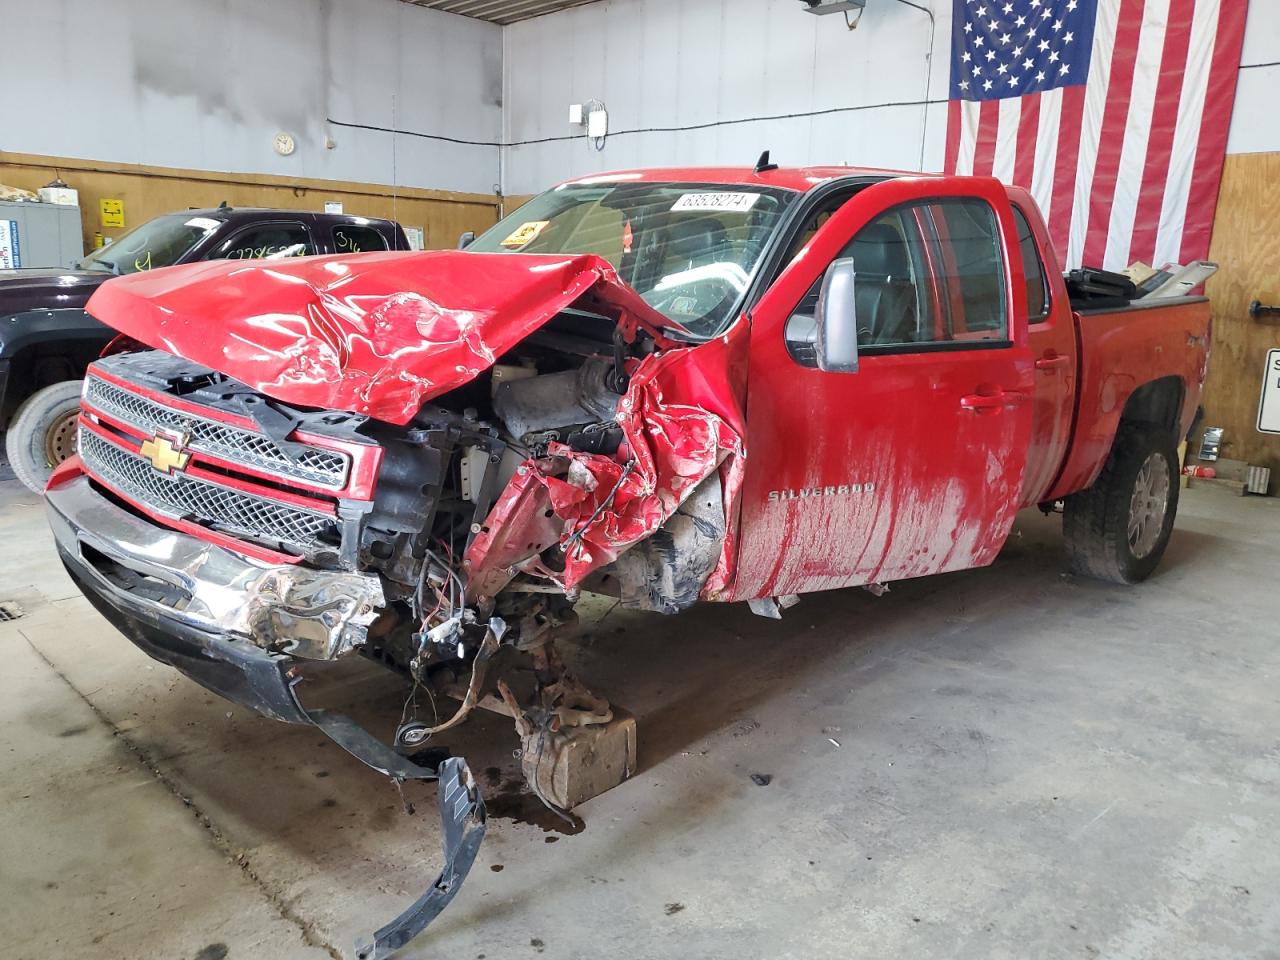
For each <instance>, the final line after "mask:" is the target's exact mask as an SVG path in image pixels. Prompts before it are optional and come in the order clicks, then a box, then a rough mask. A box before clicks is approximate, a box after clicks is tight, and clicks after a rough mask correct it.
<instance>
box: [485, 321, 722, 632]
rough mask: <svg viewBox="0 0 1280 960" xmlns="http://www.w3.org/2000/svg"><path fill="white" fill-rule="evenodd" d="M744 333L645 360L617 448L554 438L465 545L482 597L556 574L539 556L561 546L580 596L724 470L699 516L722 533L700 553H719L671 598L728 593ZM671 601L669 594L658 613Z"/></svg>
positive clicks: (567, 577)
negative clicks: (604, 449)
mask: <svg viewBox="0 0 1280 960" xmlns="http://www.w3.org/2000/svg"><path fill="white" fill-rule="evenodd" d="M744 331H745V324H739V325H738V327H737V328H736V331H735V332H731V333H730V334H729V335H726V336H724V337H721V338H719V339H718V340H715V341H711V342H710V343H706V344H703V345H701V346H698V347H689V348H683V349H678V350H671V351H668V352H665V353H660V354H657V355H655V356H652V357H648V358H645V359H644V360H641V361H640V362H639V363H638V364H637V365H636V368H635V370H634V371H633V373H632V375H631V379H630V383H629V385H628V389H627V392H626V395H625V396H624V397H623V398H622V400H621V401H620V403H619V405H618V413H617V417H616V420H617V423H618V425H619V426H620V427H621V428H622V433H623V442H622V444H621V445H620V446H619V448H618V452H617V454H615V455H612V456H610V455H604V454H593V453H588V452H583V451H576V450H573V449H570V448H569V447H567V446H564V445H563V444H551V445H550V446H549V450H548V453H549V455H548V456H546V457H542V458H538V459H529V460H526V461H525V462H524V463H523V464H521V466H520V468H519V470H518V471H517V474H516V476H514V477H513V478H512V479H511V481H510V483H508V485H507V487H506V489H505V490H504V491H503V492H502V494H500V495H499V497H498V500H497V501H496V503H495V505H494V507H493V509H492V511H491V512H490V514H489V516H488V517H487V518H486V520H485V521H484V523H482V524H481V527H480V532H479V533H478V534H477V536H476V537H475V539H474V540H473V541H472V543H471V546H470V547H469V549H468V551H467V555H466V559H465V563H466V569H467V573H468V576H469V578H470V582H471V583H473V584H477V585H478V588H479V592H481V593H482V594H484V595H486V596H494V595H495V594H496V593H497V591H498V590H500V589H501V588H502V587H504V586H505V585H506V584H507V583H509V582H510V581H511V580H512V579H513V578H514V577H515V576H516V574H517V573H520V572H533V571H535V570H536V572H537V573H539V574H541V575H542V576H544V577H548V576H550V575H551V572H550V571H548V570H546V568H545V567H541V566H540V565H539V564H538V562H537V558H538V555H539V554H541V553H542V552H543V551H545V550H546V549H547V548H548V547H551V546H554V545H556V544H557V543H558V544H559V546H560V548H561V551H562V552H563V559H564V568H563V571H562V572H558V573H555V574H554V576H555V584H556V586H558V587H559V588H560V589H562V590H564V591H565V592H569V593H572V592H574V591H576V590H577V589H578V588H579V587H580V586H581V585H582V583H583V581H584V580H586V579H587V578H588V577H589V576H590V575H591V574H592V573H593V572H595V571H597V570H600V569H601V568H602V567H605V566H607V565H609V564H611V563H613V562H614V561H615V560H617V559H618V558H619V557H620V556H621V555H622V554H624V553H625V552H626V551H627V550H629V549H630V548H631V547H633V546H634V545H636V544H637V543H640V542H641V541H644V540H646V539H647V538H650V537H652V536H653V535H654V534H655V533H656V532H657V531H658V530H659V529H661V528H662V527H663V526H664V525H665V524H667V523H668V521H670V520H671V519H672V517H673V516H674V515H675V514H676V512H677V510H679V509H680V507H681V506H682V504H684V503H685V502H686V500H688V498H689V497H690V496H691V495H692V494H693V493H694V491H695V490H697V489H699V488H700V487H702V486H703V485H704V483H705V481H707V480H708V478H710V477H711V476H712V474H715V473H717V472H718V474H719V483H718V489H717V490H715V491H714V495H715V496H716V497H717V498H718V503H715V504H712V505H710V506H708V505H699V507H698V508H697V510H696V511H694V513H695V514H696V515H697V519H698V523H697V528H698V531H699V533H700V534H709V535H710V536H711V537H712V538H713V540H714V542H713V543H712V544H710V545H708V544H706V543H698V544H697V549H698V551H699V552H700V553H701V554H704V555H706V554H710V555H711V556H712V557H714V560H713V562H709V563H708V562H703V561H702V560H699V561H697V562H696V563H694V564H693V565H691V566H690V567H689V568H688V570H690V571H692V570H694V569H696V570H697V571H698V579H697V582H696V583H692V585H691V584H690V583H683V584H681V585H680V586H679V588H678V589H676V590H674V592H673V597H674V596H675V594H677V593H678V594H679V595H680V597H681V600H680V602H679V604H678V606H680V607H683V606H687V605H688V604H687V602H685V599H686V598H687V597H688V596H689V595H691V596H692V598H694V599H696V598H697V597H698V596H703V597H714V596H716V595H717V594H718V593H719V592H720V591H721V590H723V589H724V587H725V586H726V585H727V583H728V581H729V576H730V570H731V568H732V550H733V544H734V542H735V540H734V537H733V523H734V520H735V518H736V515H737V498H738V492H739V490H740V488H741V484H742V471H743V465H744V461H745V458H746V450H745V447H744V445H743V440H742V438H743V436H744V434H745V429H744V423H743V419H744V418H743V415H742V396H743V390H742V379H741V373H740V371H739V370H738V366H739V365H740V364H741V360H742V351H743V344H744V342H745V332H744ZM685 579H686V580H687V579H688V577H685ZM691 587H692V589H691ZM673 602H674V601H673ZM690 602H691V601H690ZM669 606H671V604H669V603H666V602H665V601H663V602H661V603H660V605H659V606H657V607H654V609H667V608H668V607H669ZM668 612H671V611H668Z"/></svg>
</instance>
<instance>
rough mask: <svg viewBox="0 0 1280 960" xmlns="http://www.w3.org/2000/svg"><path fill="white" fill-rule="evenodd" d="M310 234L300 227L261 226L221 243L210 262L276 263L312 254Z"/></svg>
mask: <svg viewBox="0 0 1280 960" xmlns="http://www.w3.org/2000/svg"><path fill="white" fill-rule="evenodd" d="M315 252H316V251H315V249H314V248H313V247H312V245H311V234H310V233H308V232H307V228H306V227H305V226H304V225H303V224H301V223H264V224H262V225H260V226H257V227H250V228H249V229H247V230H242V231H240V232H239V233H237V234H236V235H235V236H234V237H232V238H231V239H230V240H228V241H227V242H226V243H224V244H223V245H222V246H221V247H220V248H219V250H218V252H217V253H215V254H213V256H212V257H211V259H214V260H218V259H226V260H280V259H284V258H286V257H308V256H311V255H312V254H313V253H315Z"/></svg>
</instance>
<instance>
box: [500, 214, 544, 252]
mask: <svg viewBox="0 0 1280 960" xmlns="http://www.w3.org/2000/svg"><path fill="white" fill-rule="evenodd" d="M550 222H551V221H550V220H529V221H527V222H525V223H522V224H520V226H518V227H516V229H515V230H514V231H512V233H511V234H510V235H509V236H508V237H507V238H506V239H505V240H503V241H502V245H503V246H504V247H513V248H514V247H523V246H524V245H525V244H526V243H532V242H533V241H534V240H536V239H538V234H540V233H541V232H542V231H543V230H545V229H547V224H549V223H550Z"/></svg>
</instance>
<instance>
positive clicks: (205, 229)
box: [80, 213, 222, 274]
mask: <svg viewBox="0 0 1280 960" xmlns="http://www.w3.org/2000/svg"><path fill="white" fill-rule="evenodd" d="M221 225H222V221H221V220H215V219H213V218H212V217H201V216H192V215H191V214H189V213H170V214H166V215H165V216H163V217H156V218H155V219H154V220H150V221H148V222H147V223H144V224H143V225H142V226H140V227H138V228H137V229H136V230H131V231H129V232H128V233H126V234H125V235H124V236H123V237H121V238H120V239H119V240H117V241H115V243H112V244H110V245H108V246H105V247H99V248H98V249H97V250H95V251H93V253H91V254H89V255H88V256H87V257H85V258H84V259H83V260H81V261H80V269H81V270H100V271H103V272H105V273H115V274H122V273H137V272H139V271H141V270H151V269H153V268H154V267H168V266H171V265H172V264H175V263H177V262H178V261H179V260H181V259H182V258H183V257H184V256H186V254H187V253H188V252H190V250H191V248H192V247H194V246H195V245H196V244H197V243H199V242H200V241H201V240H203V239H204V238H205V237H207V236H208V235H209V234H210V233H212V232H213V231H214V230H217V229H218V227H220V226H221Z"/></svg>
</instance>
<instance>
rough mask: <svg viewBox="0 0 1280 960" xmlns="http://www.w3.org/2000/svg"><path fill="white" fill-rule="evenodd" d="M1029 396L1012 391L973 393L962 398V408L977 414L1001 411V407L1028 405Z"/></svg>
mask: <svg viewBox="0 0 1280 960" xmlns="http://www.w3.org/2000/svg"><path fill="white" fill-rule="evenodd" d="M1026 401H1027V395H1026V394H1025V393H1017V392H1015V391H1012V390H998V391H997V392H995V393H991V394H986V393H971V394H969V395H968V396H966V397H961V398H960V406H961V407H963V408H964V409H965V410H973V411H975V412H977V411H981V410H999V409H1000V408H1001V407H1017V406H1020V405H1021V404H1023V403H1026Z"/></svg>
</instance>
